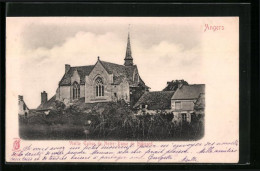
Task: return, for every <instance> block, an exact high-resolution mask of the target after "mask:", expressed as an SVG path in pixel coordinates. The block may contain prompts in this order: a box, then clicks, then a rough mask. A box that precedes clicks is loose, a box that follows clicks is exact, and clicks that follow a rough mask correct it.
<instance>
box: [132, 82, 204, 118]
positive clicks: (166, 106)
mask: <svg viewBox="0 0 260 171" xmlns="http://www.w3.org/2000/svg"><path fill="white" fill-rule="evenodd" d="M204 94H205V85H204V84H195V85H180V86H179V87H178V89H177V90H176V91H154V92H146V93H144V94H143V95H142V96H141V98H140V99H139V100H138V101H137V103H136V104H135V105H134V109H136V110H137V114H156V113H158V112H159V111H160V112H162V113H172V114H173V122H177V123H182V122H188V123H190V122H192V119H193V116H195V115H196V114H197V115H198V114H204V108H205V96H204ZM193 114H194V115H193Z"/></svg>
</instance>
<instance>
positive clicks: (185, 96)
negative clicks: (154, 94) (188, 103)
mask: <svg viewBox="0 0 260 171" xmlns="http://www.w3.org/2000/svg"><path fill="white" fill-rule="evenodd" d="M201 93H205V84H193V85H183V86H182V87H181V88H178V89H177V90H176V92H175V93H174V95H173V97H172V99H173V100H189V99H197V98H199V96H200V94H201Z"/></svg>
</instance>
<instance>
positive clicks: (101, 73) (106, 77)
mask: <svg viewBox="0 0 260 171" xmlns="http://www.w3.org/2000/svg"><path fill="white" fill-rule="evenodd" d="M98 77H100V78H101V79H102V81H103V85H104V96H99V97H97V96H96V79H97V78H98ZM85 81H86V83H85V102H86V103H95V102H107V101H112V88H113V87H112V85H111V84H112V83H113V75H112V74H109V73H108V72H107V71H106V70H105V68H104V67H103V66H102V64H101V63H100V62H99V61H98V62H97V64H96V66H95V68H94V69H93V70H92V72H91V73H90V74H89V76H86V78H85Z"/></svg>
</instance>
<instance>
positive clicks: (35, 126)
mask: <svg viewBox="0 0 260 171" xmlns="http://www.w3.org/2000/svg"><path fill="white" fill-rule="evenodd" d="M85 110H86V108H85V107H84V108H81V109H80V108H79V107H78V106H76V105H72V106H70V107H68V108H66V109H64V110H62V111H61V112H58V110H55V111H51V112H50V114H49V115H45V114H39V115H34V116H31V117H28V118H23V117H20V118H19V121H20V136H21V137H22V138H24V139H99V140H102V139H103V140H110V139H111V140H195V139H198V138H201V137H202V136H203V128H204V126H203V124H202V123H203V122H201V121H202V120H203V119H201V118H199V119H197V120H195V121H194V122H193V123H191V124H189V123H183V124H180V125H176V124H174V123H173V122H172V119H173V114H172V113H162V112H158V113H157V114H155V115H140V116H136V115H134V113H133V111H132V110H130V108H129V107H128V105H127V104H126V103H125V102H124V101H121V102H119V103H115V102H109V103H106V104H96V105H93V106H92V107H91V108H90V110H91V111H92V112H91V113H87V114H86V113H85V112H84V111H85ZM101 111H102V112H101Z"/></svg>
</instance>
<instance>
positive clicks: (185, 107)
mask: <svg viewBox="0 0 260 171" xmlns="http://www.w3.org/2000/svg"><path fill="white" fill-rule="evenodd" d="M204 94H205V85H204V84H194V85H182V86H180V87H179V88H178V89H177V90H176V92H175V93H174V95H173V97H172V98H171V108H172V111H173V113H174V121H176V122H180V121H182V122H188V123H190V122H192V120H193V119H194V118H193V117H195V116H196V115H195V114H196V113H195V108H194V107H195V104H196V103H197V104H199V101H204V103H203V104H202V105H201V107H200V112H201V113H202V111H203V113H204V108H205V96H204ZM203 98H204V99H203Z"/></svg>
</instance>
